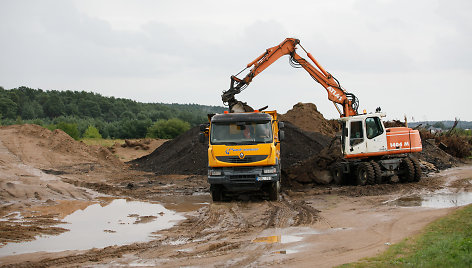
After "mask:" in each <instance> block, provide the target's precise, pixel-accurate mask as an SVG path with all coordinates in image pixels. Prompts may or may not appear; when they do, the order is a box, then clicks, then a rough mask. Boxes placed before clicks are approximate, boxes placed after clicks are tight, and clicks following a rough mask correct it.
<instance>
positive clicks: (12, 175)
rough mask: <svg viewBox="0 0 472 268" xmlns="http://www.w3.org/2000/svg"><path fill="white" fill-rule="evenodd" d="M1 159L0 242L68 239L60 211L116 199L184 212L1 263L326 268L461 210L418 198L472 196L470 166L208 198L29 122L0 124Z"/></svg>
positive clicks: (195, 182)
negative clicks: (124, 234)
mask: <svg viewBox="0 0 472 268" xmlns="http://www.w3.org/2000/svg"><path fill="white" fill-rule="evenodd" d="M0 163H1V167H0V189H1V190H0V202H1V209H0V216H1V221H0V234H1V235H0V238H1V241H0V242H1V243H2V244H3V245H7V246H8V244H11V243H21V242H24V241H28V240H33V239H40V237H39V236H41V235H60V234H65V233H67V232H68V231H67V228H62V227H61V228H59V227H58V225H59V223H61V222H62V221H63V219H64V218H65V217H66V216H67V215H70V214H71V213H73V212H74V211H77V210H83V209H84V208H85V207H87V206H89V205H90V204H92V203H99V204H100V205H101V206H103V207H106V206H108V204H109V203H110V202H111V201H110V200H113V199H115V198H121V199H123V198H125V199H128V200H140V201H146V202H158V203H160V204H162V205H164V206H165V207H166V208H167V209H169V210H172V211H176V212H177V213H180V215H182V216H184V219H183V220H180V221H179V222H178V223H177V224H176V225H174V226H173V227H171V228H169V229H164V230H160V231H156V232H155V233H154V234H153V237H152V238H151V239H150V241H147V242H138V243H131V244H129V243H128V244H124V245H119V246H109V247H105V248H100V247H97V248H93V249H87V250H66V249H67V248H64V251H59V252H35V253H28V254H20V255H12V256H5V257H2V258H0V264H1V265H3V266H6V267H8V266H14V267H51V266H52V267H54V266H56V267H69V266H128V265H130V266H131V265H133V266H150V265H152V266H161V267H175V266H197V267H198V266H202V267H208V266H210V267H211V266H217V267H220V266H223V267H226V266H238V267H240V266H297V267H313V266H317V267H331V266H334V265H338V264H343V263H346V262H352V261H355V260H358V259H360V258H363V257H368V256H374V255H376V254H378V253H379V252H381V251H383V250H385V249H386V248H388V247H389V245H391V244H392V243H396V242H399V241H400V240H402V239H403V238H405V237H408V236H411V235H414V234H416V233H418V232H419V231H420V230H421V229H422V228H423V227H424V226H425V225H426V224H427V223H429V222H431V221H433V220H435V219H437V218H438V217H441V216H444V215H446V214H447V213H449V212H451V211H452V210H454V209H456V208H457V207H456V206H454V205H455V204H457V202H456V203H454V202H455V201H454V200H447V201H445V202H446V203H452V207H450V208H441V207H442V206H438V207H435V206H432V207H421V206H420V205H421V196H424V195H428V194H429V193H436V194H437V193H457V192H459V193H463V192H466V193H467V192H472V166H471V165H464V166H461V167H458V168H454V169H450V170H447V171H443V172H441V173H432V174H431V175H430V176H428V177H425V178H423V179H422V180H421V181H420V182H419V183H408V184H381V185H370V186H364V187H360V186H333V185H325V186H320V185H316V184H306V185H301V186H303V187H294V188H290V189H287V188H286V189H284V190H283V193H282V201H280V202H269V201H265V200H258V199H251V200H248V201H243V200H244V198H243V200H238V201H233V202H228V203H212V202H211V198H210V195H209V185H208V184H207V182H206V178H205V176H203V175H156V174H154V173H149V172H144V171H137V170H133V169H131V168H130V167H129V166H128V165H127V164H124V163H123V162H122V161H120V160H119V157H117V156H114V155H113V154H112V153H111V152H110V151H109V150H106V149H104V148H101V147H98V146H87V145H85V144H82V143H80V142H76V141H74V140H72V139H71V138H70V137H69V136H67V135H66V134H65V133H63V132H61V131H55V132H51V131H48V130H46V129H43V128H40V127H39V126H34V125H26V126H10V127H1V128H0ZM400 201H403V202H400ZM456 201H457V200H456ZM133 217H136V218H137V219H139V220H137V221H136V222H141V221H151V222H152V221H155V222H158V219H157V220H155V217H154V218H152V217H147V218H146V215H133ZM136 226H137V227H138V228H139V226H140V225H136ZM103 232H113V230H106V229H104V230H103ZM97 244H98V243H97ZM3 248H6V246H4V247H3ZM1 251H2V248H0V253H1Z"/></svg>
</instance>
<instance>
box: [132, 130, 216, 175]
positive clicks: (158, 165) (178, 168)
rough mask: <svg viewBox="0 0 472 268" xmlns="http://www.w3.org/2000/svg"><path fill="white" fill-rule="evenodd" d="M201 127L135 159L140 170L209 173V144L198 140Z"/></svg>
mask: <svg viewBox="0 0 472 268" xmlns="http://www.w3.org/2000/svg"><path fill="white" fill-rule="evenodd" d="M199 132H200V128H199V127H194V128H192V129H190V130H189V131H187V132H185V133H183V134H181V135H180V136H178V137H177V138H175V139H173V140H169V141H167V142H165V143H164V144H162V145H161V146H159V147H158V148H157V149H156V150H154V151H153V152H152V153H151V154H149V155H146V156H143V157H141V158H138V159H136V160H133V161H131V162H129V163H131V164H133V165H134V167H136V168H137V169H139V170H144V171H151V172H155V173H156V174H200V175H203V174H207V167H208V159H207V158H208V156H207V152H208V145H207V144H202V143H200V142H199V141H198V133H199Z"/></svg>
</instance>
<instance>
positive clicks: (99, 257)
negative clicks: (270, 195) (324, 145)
mask: <svg viewBox="0 0 472 268" xmlns="http://www.w3.org/2000/svg"><path fill="white" fill-rule="evenodd" d="M318 212H319V211H318V210H316V209H314V208H312V207H311V206H309V205H308V204H306V203H305V202H304V201H291V200H286V199H284V200H282V201H280V202H268V201H262V202H249V203H246V202H231V203H216V204H215V203H214V204H210V205H208V206H206V207H203V208H200V209H199V210H198V211H196V212H195V213H194V215H191V216H189V217H188V218H187V220H184V221H183V222H182V223H180V224H179V225H177V226H175V227H173V228H171V229H168V230H163V231H160V232H158V233H157V234H159V235H160V236H161V237H160V238H158V239H157V240H154V241H151V242H147V243H135V244H132V245H125V246H115V247H107V248H104V249H92V250H88V251H86V252H84V253H82V254H77V255H74V256H64V257H59V258H52V259H45V260H41V261H36V262H31V261H30V262H24V263H17V264H15V267H49V266H68V265H79V264H82V265H87V264H89V263H94V264H98V263H107V260H109V259H110V258H121V257H122V256H123V255H126V254H131V255H134V256H139V258H142V259H149V260H156V259H159V260H162V262H161V263H160V265H161V264H162V265H163V266H167V265H169V266H175V265H179V263H180V264H181V265H188V264H190V263H193V264H196V265H197V264H198V263H199V262H200V261H201V260H202V258H205V259H206V260H207V261H212V262H213V263H215V264H216V263H219V264H222V265H235V266H239V265H243V266H244V265H250V264H251V263H254V262H256V261H257V259H258V258H259V257H260V256H261V255H263V254H265V253H266V252H268V251H270V248H271V247H272V246H271V245H263V244H255V243H253V242H252V241H253V240H254V239H255V238H256V237H257V236H258V235H259V234H260V233H261V232H262V231H263V230H265V229H270V228H285V227H292V226H299V225H310V224H312V223H314V222H316V221H317V220H318V218H319V216H318ZM228 255H231V256H233V255H234V256H238V257H237V258H236V259H234V258H228ZM225 256H226V257H225ZM137 258H138V257H137ZM228 259H229V260H231V259H233V260H232V261H230V262H231V263H228ZM7 267H8V266H7Z"/></svg>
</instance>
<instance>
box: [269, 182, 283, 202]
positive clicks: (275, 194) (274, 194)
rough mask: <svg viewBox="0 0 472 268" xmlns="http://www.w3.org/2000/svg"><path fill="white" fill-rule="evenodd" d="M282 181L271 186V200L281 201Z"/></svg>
mask: <svg viewBox="0 0 472 268" xmlns="http://www.w3.org/2000/svg"><path fill="white" fill-rule="evenodd" d="M279 194H280V181H274V182H272V183H271V184H270V185H269V200H270V201H279Z"/></svg>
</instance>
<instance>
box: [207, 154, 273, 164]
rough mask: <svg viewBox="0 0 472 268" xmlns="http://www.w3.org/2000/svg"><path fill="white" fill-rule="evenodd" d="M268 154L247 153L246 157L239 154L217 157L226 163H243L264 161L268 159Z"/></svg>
mask: <svg viewBox="0 0 472 268" xmlns="http://www.w3.org/2000/svg"><path fill="white" fill-rule="evenodd" d="M267 157H268V155H246V156H245V157H244V158H242V159H241V158H239V156H235V155H232V156H217V157H216V159H217V160H218V161H221V162H226V163H235V164H242V163H253V162H257V161H262V160H264V159H266V158H267Z"/></svg>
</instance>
